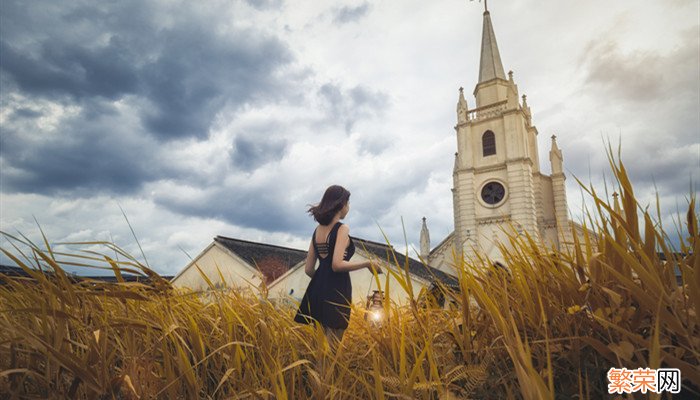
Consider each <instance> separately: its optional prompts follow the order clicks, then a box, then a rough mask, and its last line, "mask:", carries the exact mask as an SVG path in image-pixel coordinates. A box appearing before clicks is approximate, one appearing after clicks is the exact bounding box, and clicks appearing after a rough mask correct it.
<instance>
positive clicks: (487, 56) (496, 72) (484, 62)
mask: <svg viewBox="0 0 700 400" xmlns="http://www.w3.org/2000/svg"><path fill="white" fill-rule="evenodd" d="M495 78H500V79H503V80H505V79H506V74H505V72H504V71H503V63H501V54H500V53H499V52H498V44H497V43H496V34H495V33H494V32H493V25H492V24H491V13H489V11H488V9H487V10H486V11H484V27H483V30H482V33H481V62H480V64H479V83H483V82H488V81H490V80H492V79H495Z"/></svg>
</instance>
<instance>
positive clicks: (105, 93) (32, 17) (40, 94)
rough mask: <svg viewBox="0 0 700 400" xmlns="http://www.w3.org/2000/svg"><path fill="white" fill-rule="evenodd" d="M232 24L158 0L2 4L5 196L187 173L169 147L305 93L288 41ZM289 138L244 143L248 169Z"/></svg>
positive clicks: (122, 185)
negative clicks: (224, 118)
mask: <svg viewBox="0 0 700 400" xmlns="http://www.w3.org/2000/svg"><path fill="white" fill-rule="evenodd" d="M44 6H45V7H46V12H38V11H37V10H38V9H40V8H42V7H44ZM166 21H169V22H166ZM227 23H228V21H226V20H225V19H223V18H222V17H220V18H218V19H217V18H215V17H214V16H212V15H199V14H198V13H197V12H194V11H193V9H188V8H187V7H178V8H172V7H166V6H161V5H159V4H158V3H142V2H120V3H85V4H82V5H81V4H71V5H67V6H66V7H63V8H57V7H54V6H53V3H52V2H48V3H46V4H41V3H24V2H17V3H12V2H10V3H8V4H7V7H6V6H5V4H3V17H2V24H1V25H2V28H0V29H2V31H1V32H2V41H1V42H0V52H1V53H2V57H0V82H2V98H1V100H0V101H1V103H2V106H3V109H4V110H5V112H4V113H3V115H4V116H5V118H3V120H2V128H3V143H2V144H3V145H2V148H0V163H1V165H3V171H2V172H1V174H2V178H3V185H2V191H3V192H5V193H7V192H11V191H18V192H24V193H43V194H49V193H53V194H59V193H63V194H68V195H70V196H71V197H73V196H80V195H85V194H86V193H91V192H92V191H96V192H100V193H102V192H105V193H124V192H127V193H134V192H136V191H138V190H139V189H140V188H141V187H142V185H143V184H144V183H145V182H149V181H153V180H158V179H174V178H176V177H175V176H174V175H175V173H176V172H177V169H178V167H177V165H173V164H163V165H161V164H160V163H159V162H160V161H162V160H163V159H167V156H164V155H163V154H162V153H164V147H165V143H168V142H172V141H176V142H178V143H180V144H185V143H188V139H195V140H206V139H207V137H208V136H209V134H210V130H211V128H212V126H213V124H214V122H215V121H216V117H217V115H219V114H221V113H223V112H226V113H228V114H229V115H231V114H233V113H235V112H236V111H237V110H239V109H240V108H241V107H244V106H250V105H251V104H263V103H265V102H270V101H276V100H277V98H286V94H287V93H289V94H290V95H292V96H293V95H295V93H294V92H295V90H297V89H294V88H291V89H290V87H291V86H290V85H292V84H293V83H294V82H295V81H296V80H297V79H304V77H305V75H304V74H299V73H298V72H297V71H295V70H294V69H293V68H288V67H287V66H288V65H290V64H291V63H292V62H293V61H294V58H293V56H292V55H291V53H290V51H289V49H288V46H287V45H286V44H285V43H283V42H282V41H281V40H280V39H279V38H277V37H276V36H273V35H269V34H267V33H265V32H262V31H258V30H255V29H254V28H229V29H227V30H225V32H226V33H225V34H224V33H222V32H223V31H222V29H221V28H222V24H224V25H223V26H224V27H226V26H227V25H226V24H227ZM279 143H280V144H279V146H277V145H274V144H265V145H260V144H255V143H254V142H252V141H251V140H249V139H247V138H240V139H239V140H238V148H239V152H238V156H239V157H238V158H237V159H239V160H241V162H242V164H240V165H239V166H243V167H245V168H251V167H253V166H254V165H255V164H256V163H259V162H262V158H261V157H262V156H263V153H265V152H269V153H271V155H275V156H279V155H280V152H281V151H283V150H284V142H283V141H281V142H279ZM261 146H262V147H261ZM168 161H172V160H168Z"/></svg>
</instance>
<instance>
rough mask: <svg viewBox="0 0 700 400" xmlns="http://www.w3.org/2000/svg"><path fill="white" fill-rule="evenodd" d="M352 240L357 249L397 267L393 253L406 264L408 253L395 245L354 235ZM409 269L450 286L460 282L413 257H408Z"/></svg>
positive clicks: (430, 280) (400, 261) (427, 278)
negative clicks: (396, 248) (395, 247)
mask: <svg viewBox="0 0 700 400" xmlns="http://www.w3.org/2000/svg"><path fill="white" fill-rule="evenodd" d="M352 240H353V241H354V242H355V248H356V249H366V250H367V251H368V252H370V253H372V254H374V255H376V256H377V257H378V258H379V259H381V260H384V261H388V262H389V263H390V264H391V265H392V266H394V267H396V264H395V263H394V255H393V254H396V260H397V261H398V262H399V264H400V266H401V267H402V268H403V267H404V266H405V265H406V255H405V254H401V253H397V252H396V251H395V250H394V248H393V246H390V245H388V244H384V243H377V242H372V241H370V240H365V239H360V238H356V237H353V238H352ZM408 271H409V272H410V273H411V274H413V275H416V276H418V277H419V278H422V279H425V280H426V281H429V282H439V283H443V284H445V285H449V286H455V285H457V284H458V282H457V279H456V278H455V277H453V276H452V275H449V274H446V273H444V272H442V271H440V270H439V269H436V268H433V267H431V266H428V265H426V264H423V263H422V262H420V261H418V260H415V259H413V258H411V257H408Z"/></svg>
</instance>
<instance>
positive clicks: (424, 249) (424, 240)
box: [420, 217, 430, 261]
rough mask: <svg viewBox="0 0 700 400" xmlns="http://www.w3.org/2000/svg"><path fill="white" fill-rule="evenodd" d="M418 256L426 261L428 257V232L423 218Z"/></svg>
mask: <svg viewBox="0 0 700 400" xmlns="http://www.w3.org/2000/svg"><path fill="white" fill-rule="evenodd" d="M420 256H421V257H422V258H423V259H424V260H426V261H427V260H428V256H430V232H429V231H428V226H427V225H426V223H425V217H423V226H422V227H421V230H420Z"/></svg>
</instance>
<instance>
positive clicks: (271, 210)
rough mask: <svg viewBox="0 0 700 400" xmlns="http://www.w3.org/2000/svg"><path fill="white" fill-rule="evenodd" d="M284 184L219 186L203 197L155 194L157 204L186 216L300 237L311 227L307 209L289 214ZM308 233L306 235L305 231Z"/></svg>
mask: <svg viewBox="0 0 700 400" xmlns="http://www.w3.org/2000/svg"><path fill="white" fill-rule="evenodd" d="M286 194H287V193H285V190H284V189H283V188H282V185H272V184H271V185H264V186H262V187H257V188H228V187H217V188H214V189H212V190H210V191H209V192H207V194H206V196H205V197H204V198H199V199H197V200H193V199H191V198H185V197H176V196H170V195H167V196H165V195H163V196H161V195H156V197H155V199H154V200H155V202H156V204H159V205H162V206H164V207H166V208H167V209H169V210H171V211H174V212H177V213H180V214H185V215H196V216H199V217H204V218H215V219H220V220H224V221H226V222H229V223H232V224H234V225H237V226H241V227H246V228H254V229H261V230H264V231H268V232H289V233H293V234H299V233H301V232H302V231H303V229H304V226H305V225H308V223H309V221H308V217H307V216H306V215H305V214H304V210H303V209H301V210H298V212H290V207H291V206H290V205H289V204H288V203H287V196H286ZM304 233H305V232H304Z"/></svg>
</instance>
